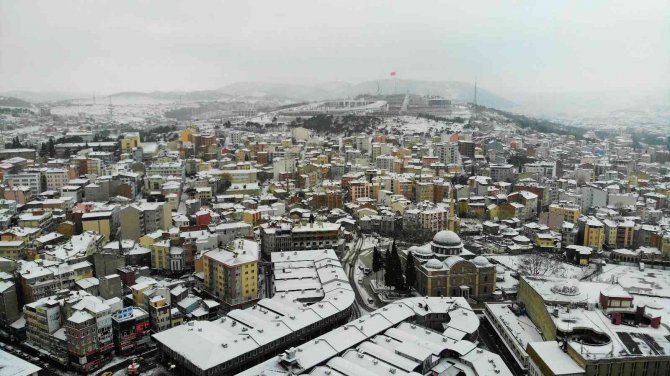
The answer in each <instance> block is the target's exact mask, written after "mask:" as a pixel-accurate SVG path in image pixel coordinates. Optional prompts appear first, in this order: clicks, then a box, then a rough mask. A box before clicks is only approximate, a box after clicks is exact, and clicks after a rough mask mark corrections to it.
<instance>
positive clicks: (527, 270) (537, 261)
mask: <svg viewBox="0 0 670 376" xmlns="http://www.w3.org/2000/svg"><path fill="white" fill-rule="evenodd" d="M559 269H561V263H560V262H559V261H558V260H556V259H553V258H551V257H550V256H549V255H547V254H545V253H540V252H533V253H528V254H525V255H523V256H521V257H520V265H519V274H520V275H524V276H545V275H552V274H555V273H556V272H557V271H559Z"/></svg>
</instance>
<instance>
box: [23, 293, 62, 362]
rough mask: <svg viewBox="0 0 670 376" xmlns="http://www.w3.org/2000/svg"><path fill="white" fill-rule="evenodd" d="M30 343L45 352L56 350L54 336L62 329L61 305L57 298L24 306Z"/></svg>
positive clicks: (46, 298)
mask: <svg viewBox="0 0 670 376" xmlns="http://www.w3.org/2000/svg"><path fill="white" fill-rule="evenodd" d="M23 315H24V317H25V319H26V335H27V338H28V342H30V343H31V344H33V345H34V346H36V347H38V348H40V349H43V350H45V351H51V350H53V349H54V339H53V334H54V333H55V332H56V331H57V330H58V329H60V328H61V325H62V315H61V305H60V302H59V301H58V300H57V299H56V297H55V296H49V297H45V298H41V299H39V300H37V301H34V302H32V303H28V304H26V305H24V306H23Z"/></svg>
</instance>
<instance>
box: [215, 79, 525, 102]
mask: <svg viewBox="0 0 670 376" xmlns="http://www.w3.org/2000/svg"><path fill="white" fill-rule="evenodd" d="M218 91H219V92H222V93H226V94H229V95H234V96H272V97H279V98H283V99H291V100H323V99H334V98H348V97H355V96H357V95H360V94H376V93H380V94H392V93H394V92H397V93H405V92H408V93H410V94H420V95H438V96H443V97H445V98H449V99H453V100H458V101H463V102H470V101H472V99H473V96H474V88H473V86H472V85H471V84H469V83H464V82H452V81H420V80H398V82H397V89H396V83H395V80H392V79H385V80H379V81H365V82H360V83H357V84H350V83H346V82H327V83H322V84H315V85H295V84H276V83H263V82H238V83H234V84H230V85H226V86H224V87H222V88H220V89H218ZM477 97H478V102H479V104H481V105H484V106H487V107H496V108H509V107H511V106H512V105H513V103H512V102H511V101H509V100H507V99H505V98H502V97H500V96H498V95H496V94H493V93H491V92H489V91H488V90H486V89H482V88H479V89H478V92H477Z"/></svg>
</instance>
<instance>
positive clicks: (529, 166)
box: [523, 161, 556, 178]
mask: <svg viewBox="0 0 670 376" xmlns="http://www.w3.org/2000/svg"><path fill="white" fill-rule="evenodd" d="M523 171H524V172H526V173H529V174H536V175H538V176H541V177H546V178H555V177H556V162H546V161H544V162H542V161H541V162H533V163H526V164H525V165H524V166H523Z"/></svg>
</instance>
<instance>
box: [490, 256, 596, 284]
mask: <svg viewBox="0 0 670 376" xmlns="http://www.w3.org/2000/svg"><path fill="white" fill-rule="evenodd" d="M523 257H524V255H493V256H488V258H489V259H491V260H494V261H496V262H497V263H499V264H501V265H503V266H504V267H506V268H507V269H510V270H513V271H518V270H519V267H520V266H521V264H522V263H523ZM553 262H556V263H557V266H556V268H554V269H553V270H551V271H550V272H548V273H547V276H552V277H559V278H569V279H582V278H585V277H587V276H589V275H591V274H592V273H593V272H594V271H595V265H589V266H587V267H580V266H576V265H572V264H568V263H565V262H560V261H553Z"/></svg>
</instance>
